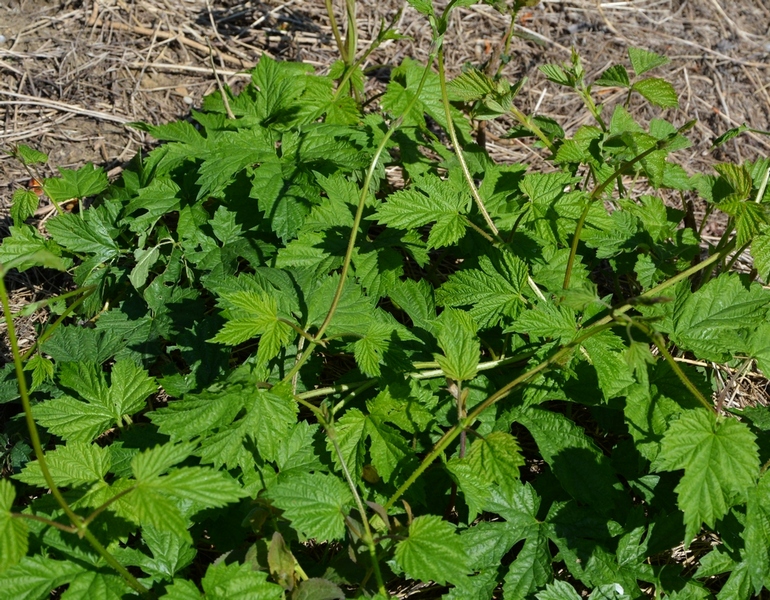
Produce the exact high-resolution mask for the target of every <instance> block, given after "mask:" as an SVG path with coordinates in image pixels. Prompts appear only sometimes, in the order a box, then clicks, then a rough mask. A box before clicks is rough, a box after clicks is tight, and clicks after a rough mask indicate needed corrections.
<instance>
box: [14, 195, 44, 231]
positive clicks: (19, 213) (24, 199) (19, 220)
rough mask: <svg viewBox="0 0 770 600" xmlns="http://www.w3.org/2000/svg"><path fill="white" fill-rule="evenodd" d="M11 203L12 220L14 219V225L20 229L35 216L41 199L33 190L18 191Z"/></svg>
mask: <svg viewBox="0 0 770 600" xmlns="http://www.w3.org/2000/svg"><path fill="white" fill-rule="evenodd" d="M11 202H13V204H12V205H11V218H12V219H13V224H14V225H16V226H17V227H18V226H19V225H22V224H23V223H24V221H26V220H27V219H29V218H30V217H31V216H32V215H34V214H35V211H36V210H37V205H38V204H39V202H40V199H39V198H38V197H37V194H36V193H35V192H33V191H32V190H24V189H18V190H16V191H15V192H14V193H13V198H12V199H11Z"/></svg>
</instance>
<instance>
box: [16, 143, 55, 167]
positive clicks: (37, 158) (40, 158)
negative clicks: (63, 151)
mask: <svg viewBox="0 0 770 600" xmlns="http://www.w3.org/2000/svg"><path fill="white" fill-rule="evenodd" d="M11 154H12V155H13V156H14V157H15V158H17V159H18V160H20V161H21V162H22V163H24V164H25V165H38V164H44V163H46V162H48V155H47V154H45V153H44V152H40V151H39V150H35V149H34V148H30V147H29V146H27V145H26V144H19V145H18V146H16V147H15V148H14V149H13V152H12V153H11Z"/></svg>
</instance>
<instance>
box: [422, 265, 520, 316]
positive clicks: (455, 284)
mask: <svg viewBox="0 0 770 600" xmlns="http://www.w3.org/2000/svg"><path fill="white" fill-rule="evenodd" d="M479 266H480V267H481V268H480V269H464V270H462V271H458V272H456V273H454V274H452V275H450V276H449V279H447V281H446V282H445V283H444V284H443V285H442V286H441V287H440V288H439V289H438V291H437V293H436V301H437V302H438V304H440V305H441V306H452V307H460V306H469V307H471V308H470V314H471V316H472V317H473V318H474V319H475V320H476V322H477V323H478V324H479V327H480V328H481V329H485V328H487V327H493V326H495V325H498V324H500V323H501V322H503V321H504V320H505V321H508V320H509V319H515V318H516V317H517V316H518V315H519V314H520V313H521V311H522V309H523V308H524V298H523V297H522V294H521V289H522V287H523V286H524V284H525V283H526V281H527V266H526V265H525V264H524V262H523V261H522V260H520V259H519V258H518V257H516V256H515V255H513V254H511V253H509V252H501V253H500V254H499V255H493V257H492V258H490V257H488V256H481V257H480V258H479ZM506 317H508V319H506Z"/></svg>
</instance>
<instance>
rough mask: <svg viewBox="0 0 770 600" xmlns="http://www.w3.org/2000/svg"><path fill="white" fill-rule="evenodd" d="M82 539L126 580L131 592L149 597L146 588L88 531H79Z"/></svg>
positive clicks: (148, 591)
mask: <svg viewBox="0 0 770 600" xmlns="http://www.w3.org/2000/svg"><path fill="white" fill-rule="evenodd" d="M81 531H82V534H83V537H84V538H86V540H88V543H89V544H91V547H92V548H93V549H94V550H96V552H97V553H98V554H99V556H101V557H102V558H103V559H104V562H106V563H107V564H108V565H110V566H111V567H112V568H113V569H115V570H116V571H117V572H118V573H120V575H121V576H122V577H123V579H125V580H126V583H127V584H128V585H129V586H130V587H131V589H132V590H135V591H137V592H139V593H140V594H142V595H143V596H150V590H148V589H147V588H146V587H144V586H143V585H142V584H141V583H140V582H139V580H138V579H137V578H136V577H134V576H133V575H131V573H129V572H128V569H126V567H124V566H123V565H121V564H120V563H119V562H118V561H117V560H116V559H115V557H114V556H113V555H112V554H110V553H109V551H108V550H107V548H105V547H104V546H102V544H101V542H100V541H99V540H97V539H96V536H95V535H94V534H93V533H92V532H91V531H90V530H88V529H81Z"/></svg>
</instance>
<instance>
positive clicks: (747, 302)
mask: <svg viewBox="0 0 770 600" xmlns="http://www.w3.org/2000/svg"><path fill="white" fill-rule="evenodd" d="M769 302H770V294H768V293H767V291H765V290H763V289H762V287H761V286H759V285H757V284H752V285H750V286H749V287H748V288H747V287H746V286H745V285H744V284H743V282H742V281H741V279H740V277H739V276H738V275H736V274H724V275H720V276H719V277H717V278H715V279H712V280H711V281H709V282H708V283H707V284H706V285H704V286H703V287H702V288H700V289H699V290H698V291H697V292H695V293H694V294H690V293H689V292H688V293H687V294H686V296H685V300H684V301H683V302H677V305H676V307H675V309H674V323H675V326H674V327H675V329H674V331H673V333H672V335H671V339H672V340H673V341H674V343H675V344H677V345H678V346H679V347H680V348H682V349H684V350H691V351H692V352H694V353H695V354H696V355H697V356H698V357H699V358H701V359H703V360H713V361H716V362H724V361H726V360H728V359H729V358H730V357H731V356H732V354H733V353H735V352H739V351H740V349H741V348H742V347H743V346H744V345H745V342H743V335H742V332H744V331H746V330H747V329H751V328H753V323H756V322H761V320H762V319H764V317H765V315H766V313H767V305H768V303H769Z"/></svg>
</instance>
